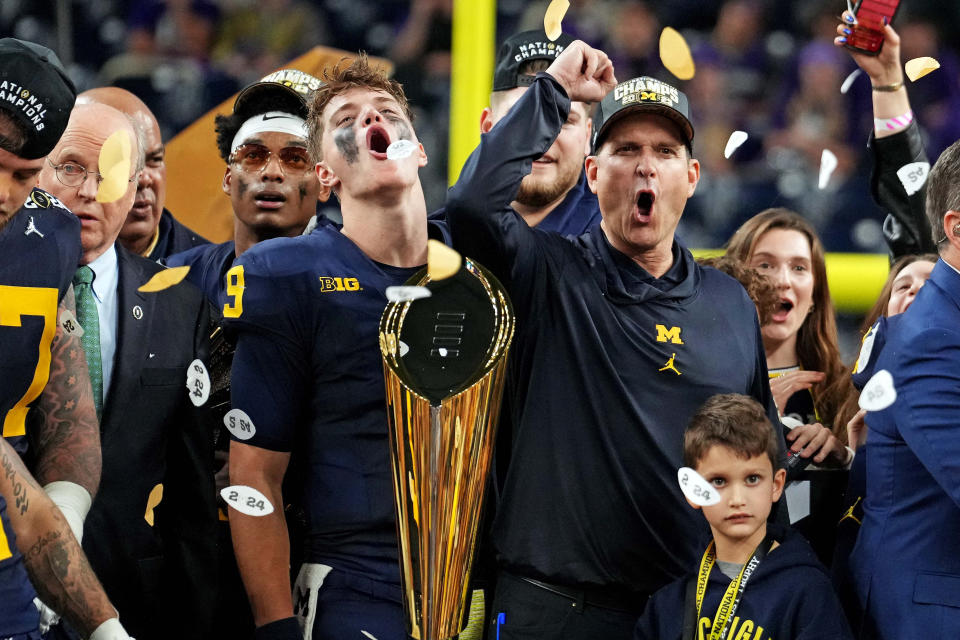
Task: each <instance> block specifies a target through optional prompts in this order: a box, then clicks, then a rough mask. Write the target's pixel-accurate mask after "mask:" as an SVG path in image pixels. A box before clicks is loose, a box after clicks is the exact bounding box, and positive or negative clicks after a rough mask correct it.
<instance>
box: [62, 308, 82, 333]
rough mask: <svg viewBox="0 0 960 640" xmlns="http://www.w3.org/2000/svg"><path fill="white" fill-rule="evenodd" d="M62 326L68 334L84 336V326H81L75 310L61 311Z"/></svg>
mask: <svg viewBox="0 0 960 640" xmlns="http://www.w3.org/2000/svg"><path fill="white" fill-rule="evenodd" d="M60 326H61V327H63V332H64V333H65V334H67V335H68V336H77V337H78V338H82V337H83V327H82V326H80V322H79V321H78V320H77V316H75V315H73V311H70V310H69V309H64V310H63V311H61V312H60Z"/></svg>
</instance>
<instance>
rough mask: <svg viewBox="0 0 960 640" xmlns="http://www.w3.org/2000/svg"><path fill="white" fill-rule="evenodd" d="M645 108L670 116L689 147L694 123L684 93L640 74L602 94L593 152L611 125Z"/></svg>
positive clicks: (600, 143)
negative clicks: (691, 120)
mask: <svg viewBox="0 0 960 640" xmlns="http://www.w3.org/2000/svg"><path fill="white" fill-rule="evenodd" d="M641 111H646V112H649V113H656V114H659V115H662V116H664V117H667V118H670V119H671V120H673V121H674V122H675V123H677V126H679V127H680V132H681V133H682V135H683V136H684V140H683V142H684V144H686V145H687V148H688V149H692V145H693V124H692V123H691V122H690V103H689V102H688V101H687V96H686V95H685V94H684V93H683V92H682V91H680V90H679V89H677V88H676V87H672V86H670V85H669V84H667V83H666V82H661V81H660V80H657V79H656V78H650V77H647V76H641V77H639V78H633V79H632V80H627V81H626V82H621V83H620V84H618V85H617V86H616V87H614V88H613V91H611V92H610V93H608V94H607V95H606V96H604V98H603V100H601V101H600V105H599V106H598V107H597V113H596V115H595V116H594V118H593V125H594V127H595V129H594V131H596V133H595V134H594V136H593V152H594V153H596V152H597V150H598V149H599V148H600V145H602V144H603V139H604V136H605V135H606V134H607V133H609V132H610V125H611V124H613V123H614V122H616V121H617V120H619V119H620V118H622V117H624V116H625V115H628V114H630V113H636V112H641Z"/></svg>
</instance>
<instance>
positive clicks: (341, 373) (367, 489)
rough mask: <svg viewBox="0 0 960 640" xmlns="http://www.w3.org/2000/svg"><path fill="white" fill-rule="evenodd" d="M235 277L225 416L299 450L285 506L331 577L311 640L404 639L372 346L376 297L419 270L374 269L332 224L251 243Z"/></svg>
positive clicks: (267, 443) (309, 552)
mask: <svg viewBox="0 0 960 640" xmlns="http://www.w3.org/2000/svg"><path fill="white" fill-rule="evenodd" d="M438 234H439V235H440V236H441V237H442V236H443V232H442V229H440V228H439V226H438V225H435V224H432V223H431V235H432V236H436V235H438ZM234 269H235V270H238V271H239V270H242V282H243V285H242V289H241V288H237V289H236V290H235V294H233V295H231V294H230V292H229V291H228V296H227V297H228V303H227V307H226V311H225V313H224V316H225V317H224V328H225V329H226V330H227V331H228V333H231V334H235V335H236V341H237V348H236V354H235V356H234V360H233V369H232V381H231V383H232V394H231V399H232V405H233V407H234V409H241V410H243V411H244V412H246V413H247V414H248V415H249V416H250V418H251V422H252V423H253V426H254V430H255V433H254V435H253V436H252V437H251V438H250V439H248V440H245V441H243V442H244V443H245V444H250V445H253V446H256V447H261V448H264V449H270V450H273V451H283V452H292V453H293V455H292V458H291V467H293V466H294V465H296V466H297V467H298V468H299V469H301V470H302V481H301V482H300V483H299V484H300V485H301V486H300V492H299V494H300V495H294V496H285V500H289V499H290V498H292V499H293V501H294V502H297V503H299V504H302V505H303V506H304V508H305V511H306V520H307V522H306V541H305V549H304V554H303V559H304V562H306V563H316V564H322V565H325V566H327V567H330V568H331V571H330V573H329V574H328V575H326V576H325V578H324V579H323V586H322V588H320V590H319V596H318V598H319V599H318V602H317V605H316V607H315V608H311V611H310V614H315V621H314V622H313V625H312V629H313V637H314V638H333V637H338V638H339V637H357V638H360V637H363V636H362V635H361V634H360V632H361V631H366V632H368V633H370V634H372V635H373V636H374V637H376V638H378V640H402V639H405V638H406V632H405V623H404V617H403V609H402V604H401V586H400V573H399V563H398V551H397V533H396V521H395V509H394V498H393V480H392V475H391V474H392V471H391V466H390V465H391V463H390V454H389V451H390V445H389V440H388V434H387V412H386V401H385V391H384V378H383V364H382V359H381V356H380V349H379V346H378V338H377V336H378V330H379V324H380V316H381V314H382V313H383V310H384V308H385V307H386V305H387V299H386V296H385V294H384V291H385V290H386V288H387V287H388V286H392V285H401V284H403V283H405V282H406V281H407V280H408V279H409V278H410V277H411V276H412V275H413V274H414V273H415V272H416V271H417V270H418V269H417V268H398V267H391V266H388V265H383V264H379V263H377V262H374V261H373V260H371V259H370V258H368V257H367V256H366V255H365V254H364V253H362V252H361V251H360V249H358V248H357V246H356V245H355V244H353V242H351V241H350V240H349V239H348V238H347V237H346V236H343V235H342V234H341V233H340V231H339V230H338V229H337V228H336V227H335V226H333V225H324V226H321V227H319V228H317V229H316V230H314V231H313V233H311V234H310V235H307V236H300V237H297V238H277V239H273V240H266V241H264V242H261V243H258V244H256V245H255V246H253V247H251V248H250V249H249V250H248V251H246V252H245V253H244V254H243V255H242V256H240V257H239V258H238V259H237V260H236V262H235V265H234ZM232 273H236V272H232ZM288 476H289V472H288ZM289 485H290V483H289V482H288V483H287V486H289ZM295 607H297V608H298V609H301V610H302V609H303V608H304V607H305V603H304V602H301V601H300V599H299V598H295Z"/></svg>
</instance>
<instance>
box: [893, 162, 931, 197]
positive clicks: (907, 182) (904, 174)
mask: <svg viewBox="0 0 960 640" xmlns="http://www.w3.org/2000/svg"><path fill="white" fill-rule="evenodd" d="M928 175H930V163H929V162H911V163H910V164H905V165H903V166H902V167H900V168H899V169H897V177H898V178H900V184H902V185H903V188H904V189H906V191H907V195H908V196H912V195H913V194H915V193H916V192H917V191H920V189H922V188H923V185H925V184H926V183H927V176H928Z"/></svg>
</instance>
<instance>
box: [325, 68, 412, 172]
mask: <svg viewBox="0 0 960 640" xmlns="http://www.w3.org/2000/svg"><path fill="white" fill-rule="evenodd" d="M343 62H344V60H341V61H340V62H339V63H338V64H337V65H336V66H335V67H334V68H333V70H328V69H324V71H323V78H322V80H323V81H324V83H325V84H324V85H323V86H321V87H320V88H319V89H317V90H316V91H314V92H313V97H312V98H311V100H310V115H308V116H307V131H308V138H307V151H309V153H310V157H311V159H312V160H313V161H314V162H320V161H321V160H323V152H322V151H321V143H322V141H323V110H324V108H325V107H326V106H327V103H328V102H330V100H332V99H333V98H334V97H335V96H337V95H339V94H341V93H343V92H344V91H349V90H350V89H370V90H372V91H383V92H384V93H386V94H387V95H389V96H391V97H392V98H393V99H394V100H396V101H397V103H398V104H399V105H400V108H401V109H403V113H404V115H406V116H407V119H408V120H409V121H410V123H411V124H413V120H414V114H413V109H411V108H410V104H409V103H408V102H407V96H406V94H404V92H403V85H401V84H400V83H399V82H397V81H396V80H391V79H390V78H388V77H387V74H386V72H385V71H384V70H383V69H382V68H380V67H371V66H370V60H369V58H367V54H366V53H364V52H363V51H361V52H360V54H359V55H358V56H357V57H356V58H355V59H354V60H353V62H351V63H350V65H349V66H343Z"/></svg>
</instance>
